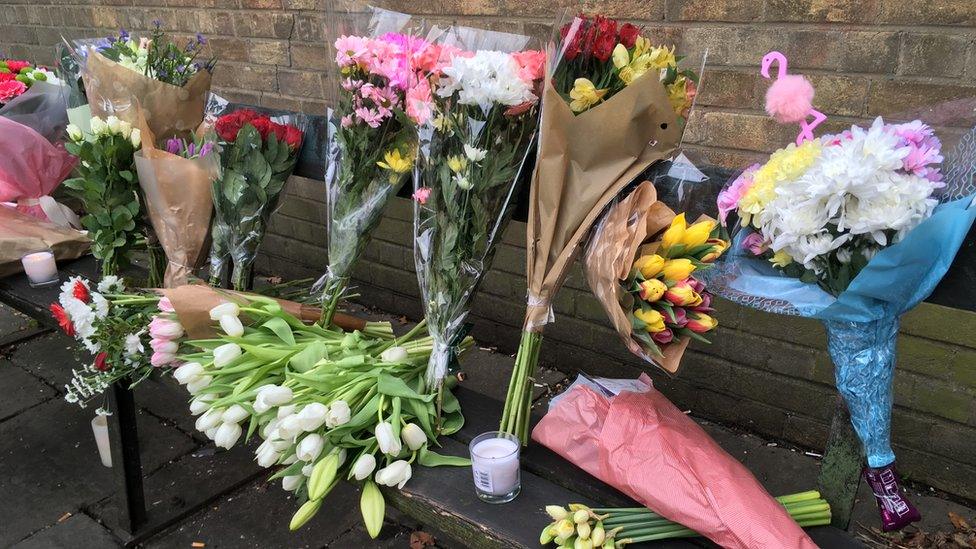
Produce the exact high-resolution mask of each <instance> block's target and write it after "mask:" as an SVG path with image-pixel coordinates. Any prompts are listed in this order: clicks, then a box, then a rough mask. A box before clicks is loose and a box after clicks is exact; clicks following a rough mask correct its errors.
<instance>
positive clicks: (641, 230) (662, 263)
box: [583, 181, 728, 373]
mask: <svg viewBox="0 0 976 549" xmlns="http://www.w3.org/2000/svg"><path fill="white" fill-rule="evenodd" d="M656 198H657V193H656V192H655V189H654V185H652V184H651V183H650V182H649V181H645V182H643V183H641V184H640V185H639V186H638V187H637V188H636V189H635V190H634V191H633V192H632V193H631V194H630V195H628V196H627V197H626V198H624V199H621V200H620V201H618V202H617V203H615V204H613V205H612V206H611V207H610V209H609V210H608V211H607V213H606V215H604V217H603V219H601V220H600V222H599V223H598V224H597V226H596V228H595V230H594V231H593V236H592V237H591V238H590V241H589V243H588V245H587V247H586V250H585V252H584V267H583V271H584V273H585V274H586V280H587V282H588V283H589V285H590V288H591V289H592V290H593V294H594V295H595V296H596V297H597V299H598V300H599V301H600V304H601V305H602V306H603V309H604V310H605V311H606V312H607V315H608V316H609V317H610V320H611V322H612V324H613V326H614V329H615V330H616V331H617V333H618V334H619V335H620V338H621V340H622V341H623V342H624V345H626V347H627V349H628V350H629V351H630V352H632V353H634V354H635V355H637V356H639V357H641V358H643V359H644V360H646V361H648V362H652V363H655V364H657V365H659V366H660V367H661V368H663V369H665V370H667V371H668V372H671V373H674V372H676V371H677V369H678V362H679V361H680V359H681V355H682V354H683V353H684V350H685V348H686V347H687V345H688V342H689V341H690V340H691V339H697V340H700V341H704V342H705V343H707V342H708V340H707V339H705V337H704V334H706V333H707V332H709V331H711V330H713V329H715V327H716V326H717V325H718V321H717V320H716V319H715V318H714V317H713V316H712V315H711V313H712V312H713V310H714V309H712V307H711V301H712V296H711V294H709V293H708V292H707V291H706V290H705V285H704V284H703V283H702V282H701V281H700V280H698V278H697V277H696V276H693V274H695V273H699V272H701V271H703V270H705V269H707V268H709V267H710V266H711V264H712V262H713V261H715V260H716V259H718V257H719V256H720V255H721V254H722V252H724V251H725V249H726V248H727V247H728V242H726V241H725V240H723V239H722V238H720V235H719V232H720V230H721V228H720V227H719V226H718V224H717V223H716V222H715V221H714V220H712V219H702V220H700V221H698V222H696V223H694V224H692V225H688V224H687V222H686V221H685V214H680V215H677V216H675V215H674V212H672V211H671V209H670V208H668V207H667V206H665V205H664V203H662V202H659V201H657V199H656ZM662 231H663V233H662Z"/></svg>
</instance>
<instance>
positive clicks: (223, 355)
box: [213, 343, 243, 368]
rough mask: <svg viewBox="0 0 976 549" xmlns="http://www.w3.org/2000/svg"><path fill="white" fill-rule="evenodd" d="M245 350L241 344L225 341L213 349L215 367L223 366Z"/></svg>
mask: <svg viewBox="0 0 976 549" xmlns="http://www.w3.org/2000/svg"><path fill="white" fill-rule="evenodd" d="M242 353H243V351H242V350H241V346H240V345H238V344H236V343H225V344H223V345H221V346H220V347H217V348H216V349H214V350H213V357H214V359H213V362H214V367H215V368H223V367H224V366H226V365H228V364H230V363H231V362H233V361H234V360H236V359H237V358H238V357H239V356H241V354H242Z"/></svg>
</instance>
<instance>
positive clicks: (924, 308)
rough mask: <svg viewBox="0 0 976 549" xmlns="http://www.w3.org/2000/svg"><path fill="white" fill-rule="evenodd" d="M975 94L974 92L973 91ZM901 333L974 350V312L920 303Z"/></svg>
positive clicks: (906, 318)
mask: <svg viewBox="0 0 976 549" xmlns="http://www.w3.org/2000/svg"><path fill="white" fill-rule="evenodd" d="M973 91H974V93H976V90H973ZM901 331H902V332H903V333H907V334H912V335H916V336H920V337H925V338H928V339H933V340H936V341H944V342H946V343H952V344H953V345H959V346H963V347H970V348H976V340H974V339H973V337H972V334H976V312H972V311H963V310H961V309H951V308H949V307H943V306H942V305H934V304H932V303H922V304H920V305H919V306H918V307H915V308H914V309H912V310H911V311H909V312H907V313H905V315H904V316H902V317H901Z"/></svg>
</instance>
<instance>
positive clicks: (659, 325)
mask: <svg viewBox="0 0 976 549" xmlns="http://www.w3.org/2000/svg"><path fill="white" fill-rule="evenodd" d="M634 316H635V317H637V320H640V321H641V322H643V323H644V325H645V326H644V329H645V330H647V331H648V332H651V333H657V332H663V331H664V330H665V326H664V317H663V316H662V315H661V313H659V312H657V311H655V310H654V309H647V310H646V311H645V310H644V309H637V310H636V311H634Z"/></svg>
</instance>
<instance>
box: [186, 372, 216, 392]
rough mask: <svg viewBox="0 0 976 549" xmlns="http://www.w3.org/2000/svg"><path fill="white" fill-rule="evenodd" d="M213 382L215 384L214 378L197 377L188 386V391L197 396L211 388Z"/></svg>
mask: <svg viewBox="0 0 976 549" xmlns="http://www.w3.org/2000/svg"><path fill="white" fill-rule="evenodd" d="M211 382H213V376H197V377H195V378H193V379H191V380H190V382H189V383H187V384H186V390H187V391H189V392H190V394H191V395H195V394H197V393H199V392H200V391H202V390H204V389H206V388H207V387H209V386H210V383H211Z"/></svg>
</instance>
